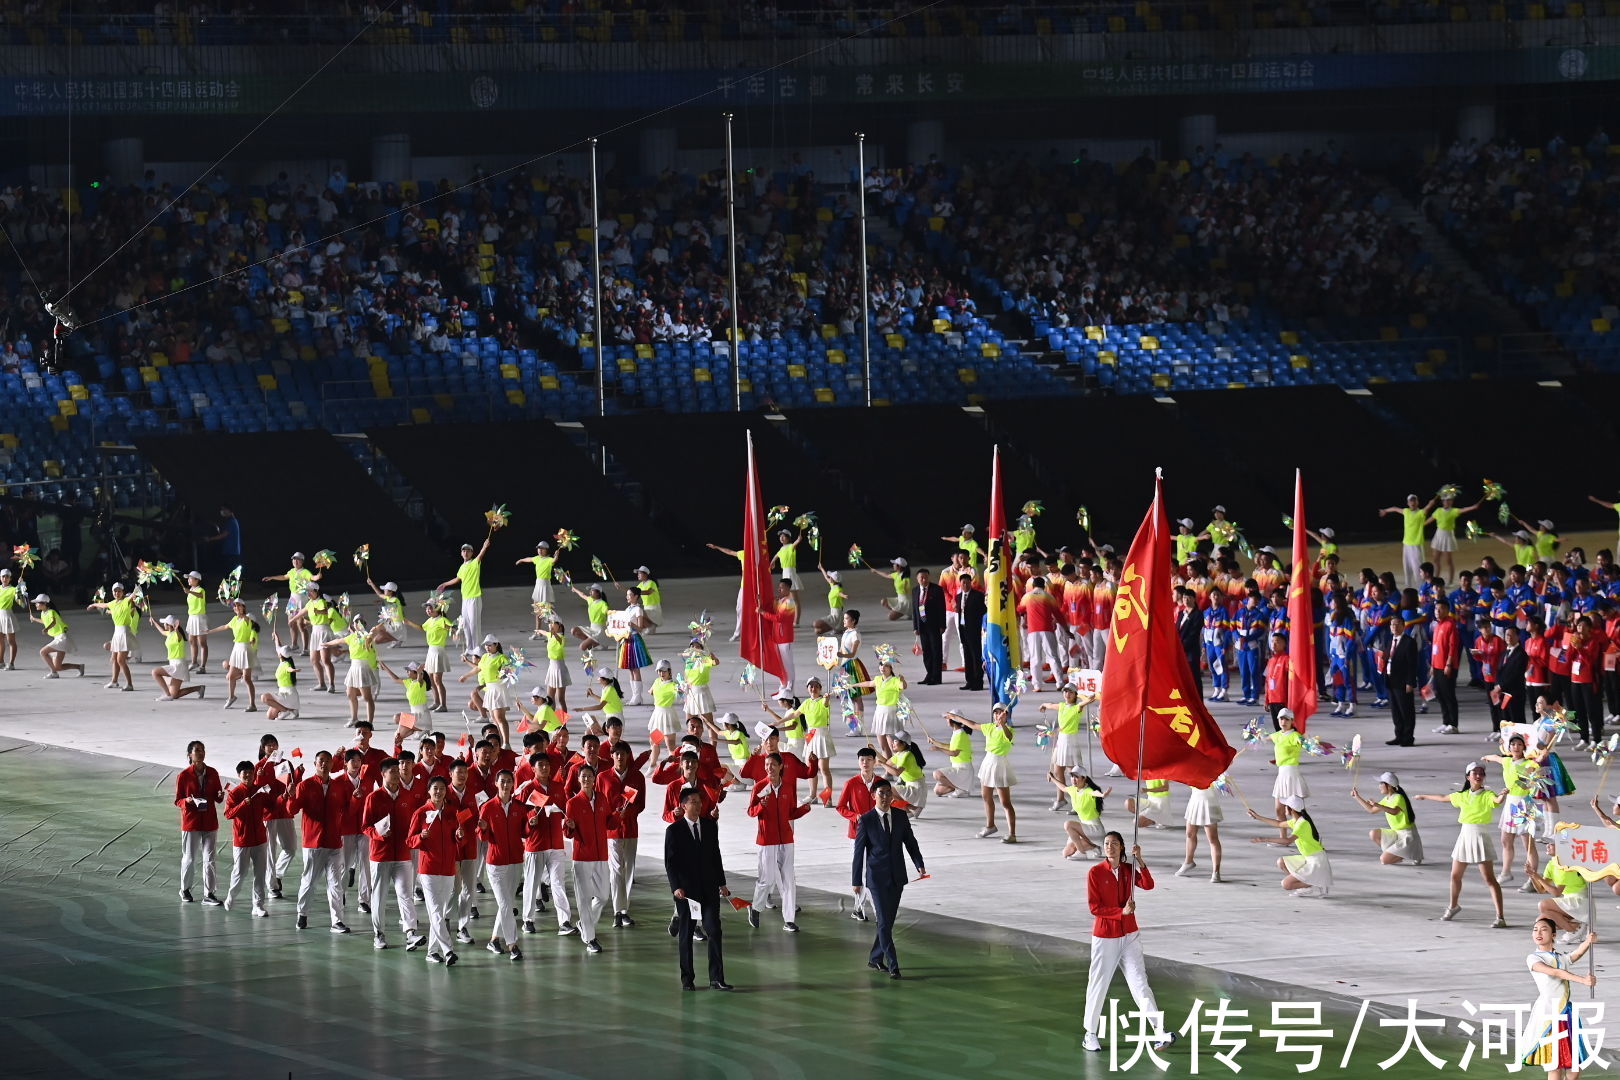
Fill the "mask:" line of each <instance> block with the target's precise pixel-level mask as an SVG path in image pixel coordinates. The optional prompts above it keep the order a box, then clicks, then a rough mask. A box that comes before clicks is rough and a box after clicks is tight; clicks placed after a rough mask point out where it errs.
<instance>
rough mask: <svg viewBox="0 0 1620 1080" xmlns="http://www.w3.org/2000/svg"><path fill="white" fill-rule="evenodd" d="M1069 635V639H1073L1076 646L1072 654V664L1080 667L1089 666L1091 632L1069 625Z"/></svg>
mask: <svg viewBox="0 0 1620 1080" xmlns="http://www.w3.org/2000/svg"><path fill="white" fill-rule="evenodd" d="M1069 637H1070V639H1071V640H1073V642H1074V644H1075V647H1076V652H1075V654H1074V666H1075V667H1082V668H1088V667H1091V632H1090V631H1088V630H1078V629H1076V628H1074V627H1072V626H1071V627H1069Z"/></svg>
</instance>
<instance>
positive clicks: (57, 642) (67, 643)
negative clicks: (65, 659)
mask: <svg viewBox="0 0 1620 1080" xmlns="http://www.w3.org/2000/svg"><path fill="white" fill-rule="evenodd" d="M48 647H49V648H52V649H55V650H56V651H57V652H59V653H61V654H62V655H63V656H72V655H73V635H72V634H57V635H56V636H55V637H53V638H51V640H50V642H49V643H48Z"/></svg>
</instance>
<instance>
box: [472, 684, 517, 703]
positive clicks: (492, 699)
mask: <svg viewBox="0 0 1620 1080" xmlns="http://www.w3.org/2000/svg"><path fill="white" fill-rule="evenodd" d="M478 693H479V694H480V695H482V697H483V699H484V708H486V709H507V708H510V707H511V705H512V696H511V695H510V694H508V693H507V692H506V684H505V683H503V682H488V683H482V684H480V685H479V687H478Z"/></svg>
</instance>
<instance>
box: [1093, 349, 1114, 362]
mask: <svg viewBox="0 0 1620 1080" xmlns="http://www.w3.org/2000/svg"><path fill="white" fill-rule="evenodd" d="M1097 363H1099V364H1117V363H1119V357H1117V356H1115V355H1114V350H1113V349H1102V350H1100V351H1099V352H1098V353H1097Z"/></svg>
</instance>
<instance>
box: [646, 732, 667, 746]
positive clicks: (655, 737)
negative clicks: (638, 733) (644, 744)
mask: <svg viewBox="0 0 1620 1080" xmlns="http://www.w3.org/2000/svg"><path fill="white" fill-rule="evenodd" d="M647 741H648V742H650V743H652V744H653V745H654V746H662V745H664V733H663V732H662V731H660V730H658V729H657V728H653V729H652V730H651V731H649V732H647Z"/></svg>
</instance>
